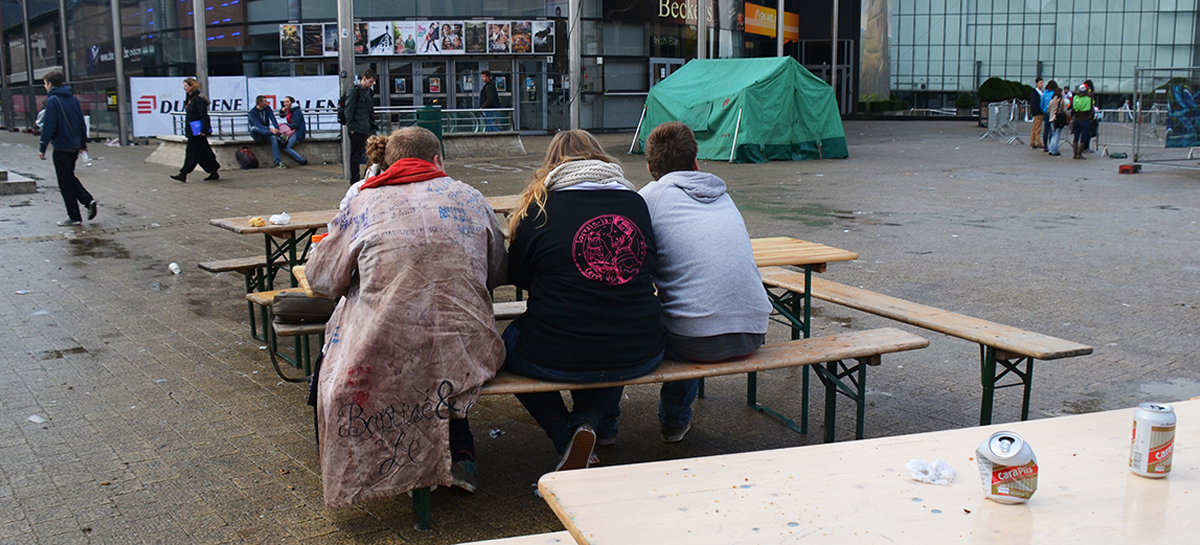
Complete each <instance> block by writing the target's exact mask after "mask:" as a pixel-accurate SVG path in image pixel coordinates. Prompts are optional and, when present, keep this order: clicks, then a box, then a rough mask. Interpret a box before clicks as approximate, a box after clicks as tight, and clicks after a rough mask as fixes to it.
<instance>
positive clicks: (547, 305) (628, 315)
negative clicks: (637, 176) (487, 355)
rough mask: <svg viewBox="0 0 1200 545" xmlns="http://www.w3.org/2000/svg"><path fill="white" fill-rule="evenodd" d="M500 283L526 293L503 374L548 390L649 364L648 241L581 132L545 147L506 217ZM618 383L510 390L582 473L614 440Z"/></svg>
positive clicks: (653, 343)
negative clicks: (504, 272)
mask: <svg viewBox="0 0 1200 545" xmlns="http://www.w3.org/2000/svg"><path fill="white" fill-rule="evenodd" d="M508 225H509V234H510V236H511V241H510V243H509V267H508V277H509V280H510V281H512V283H513V285H515V286H517V287H519V288H521V289H524V290H527V291H528V292H529V299H528V306H527V308H526V311H525V313H524V314H522V315H521V316H520V317H519V318H517V319H516V320H515V321H514V322H513V323H512V324H510V325H509V326H508V328H507V329H505V331H504V335H503V337H504V344H505V348H506V349H507V350H508V358H507V360H506V361H505V363H504V366H505V368H506V369H508V370H509V371H511V372H513V373H515V374H518V375H523V376H526V377H530V378H536V379H542V380H551V381H556V382H573V383H596V382H609V381H621V380H628V379H632V378H636V377H640V376H642V375H645V374H647V373H650V372H652V371H654V370H655V369H657V368H658V364H659V362H660V361H662V356H663V329H662V321H661V315H662V311H661V304H660V303H659V301H658V298H657V297H655V295H654V284H653V281H652V279H651V277H650V271H651V270H652V269H653V268H654V259H655V257H654V256H655V252H656V245H655V242H654V231H653V229H652V228H651V225H650V214H649V212H648V211H647V210H646V203H645V201H643V200H642V198H641V197H640V196H639V195H638V194H637V192H635V191H634V190H633V183H631V182H630V181H629V180H626V179H625V173H624V171H623V170H622V169H621V166H620V164H619V163H617V160H616V159H613V158H612V157H610V156H609V155H608V154H607V153H605V151H604V148H603V147H601V146H600V143H599V142H597V141H596V139H595V138H594V137H593V136H592V135H590V134H588V133H587V132H584V131H566V132H560V133H558V134H557V135H555V137H554V139H553V140H551V141H550V147H549V149H548V150H547V151H546V157H545V159H544V160H543V161H542V166H541V168H539V169H538V170H537V171H536V172H535V173H534V179H533V182H532V183H530V184H529V186H528V187H526V188H525V191H524V192H523V193H522V194H521V201H520V204H519V205H518V206H517V209H516V210H515V211H514V212H513V214H512V215H511V216H510V217H509V223H508ZM623 391H624V389H623V388H621V387H619V386H618V387H613V388H597V389H584V390H573V391H572V392H571V397H572V398H573V399H574V402H575V403H574V408H573V409H572V410H571V411H568V410H567V407H566V405H565V404H564V403H563V398H562V394H560V393H559V392H541V393H531V394H517V399H518V400H520V402H521V404H522V405H524V406H525V409H526V410H528V411H529V414H530V415H532V416H533V418H534V420H537V422H538V424H539V425H541V427H542V429H543V430H544V431H545V432H546V435H547V436H549V437H550V440H551V441H552V442H553V443H554V448H555V449H556V450H558V452H559V454H561V455H562V459H561V460H560V461H559V463H558V466H557V467H556V468H555V469H556V470H567V469H583V468H586V467H588V466H589V465H591V464H594V461H593V460H592V448H593V447H594V446H595V444H596V441H597V435H598V434H599V437H600V438H601V439H605V438H612V437H615V436H616V433H617V416H618V415H620V403H621V395H622V393H623Z"/></svg>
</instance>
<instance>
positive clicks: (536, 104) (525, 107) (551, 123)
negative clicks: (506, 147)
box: [516, 59, 570, 131]
mask: <svg viewBox="0 0 1200 545" xmlns="http://www.w3.org/2000/svg"><path fill="white" fill-rule="evenodd" d="M518 64H519V65H520V72H519V74H518V78H517V82H516V83H517V85H518V86H519V87H518V88H517V89H516V92H517V97H518V107H517V110H518V114H519V119H520V125H519V130H523V131H546V130H551V131H552V130H557V129H566V128H568V127H569V126H570V123H569V122H568V120H567V116H568V114H569V104H570V85H569V84H568V83H567V81H566V74H563V73H561V72H559V71H558V70H557V66H555V65H554V64H551V63H547V62H546V61H543V60H532V59H521V60H519V61H518ZM564 68H565V67H564Z"/></svg>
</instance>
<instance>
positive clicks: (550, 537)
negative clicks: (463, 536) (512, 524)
mask: <svg viewBox="0 0 1200 545" xmlns="http://www.w3.org/2000/svg"><path fill="white" fill-rule="evenodd" d="M559 543H569V544H571V545H574V544H575V538H573V537H571V532H568V531H566V530H563V531H561V532H551V533H548V534H534V535H531V536H514V537H506V538H502V539H489V540H487V541H472V542H470V543H460V544H459V545H557V544H559Z"/></svg>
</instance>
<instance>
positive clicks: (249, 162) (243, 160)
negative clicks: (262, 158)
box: [234, 147, 258, 170]
mask: <svg viewBox="0 0 1200 545" xmlns="http://www.w3.org/2000/svg"><path fill="white" fill-rule="evenodd" d="M234 158H236V159H237V162H238V166H240V167H242V170H246V169H251V168H258V157H255V156H254V151H253V150H251V149H250V148H248V147H243V148H242V149H240V150H237V153H235V154H234Z"/></svg>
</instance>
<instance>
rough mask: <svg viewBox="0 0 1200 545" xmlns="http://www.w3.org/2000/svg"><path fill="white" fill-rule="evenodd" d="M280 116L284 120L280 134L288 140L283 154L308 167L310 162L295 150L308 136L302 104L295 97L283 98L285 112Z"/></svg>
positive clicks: (280, 127)
mask: <svg viewBox="0 0 1200 545" xmlns="http://www.w3.org/2000/svg"><path fill="white" fill-rule="evenodd" d="M279 116H280V118H282V119H283V123H280V124H279V132H280V134H281V135H282V136H283V137H284V138H286V139H287V140H286V141H285V142H286V143H287V145H285V146H284V148H283V152H284V153H286V154H288V156H289V157H291V158H292V159H294V160H295V161H296V162H297V163H300V164H301V165H307V164H308V160H307V159H305V158H304V156H302V155H300V153H298V152H297V151H296V150H295V147H296V144H299V143H300V142H301V141H302V140H304V137H305V136H307V135H308V127H307V126H305V124H304V110H303V109H301V108H300V104H298V103H297V102H296V99H295V98H294V97H291V96H286V97H283V110H282V111H281V112H280V113H279Z"/></svg>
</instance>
